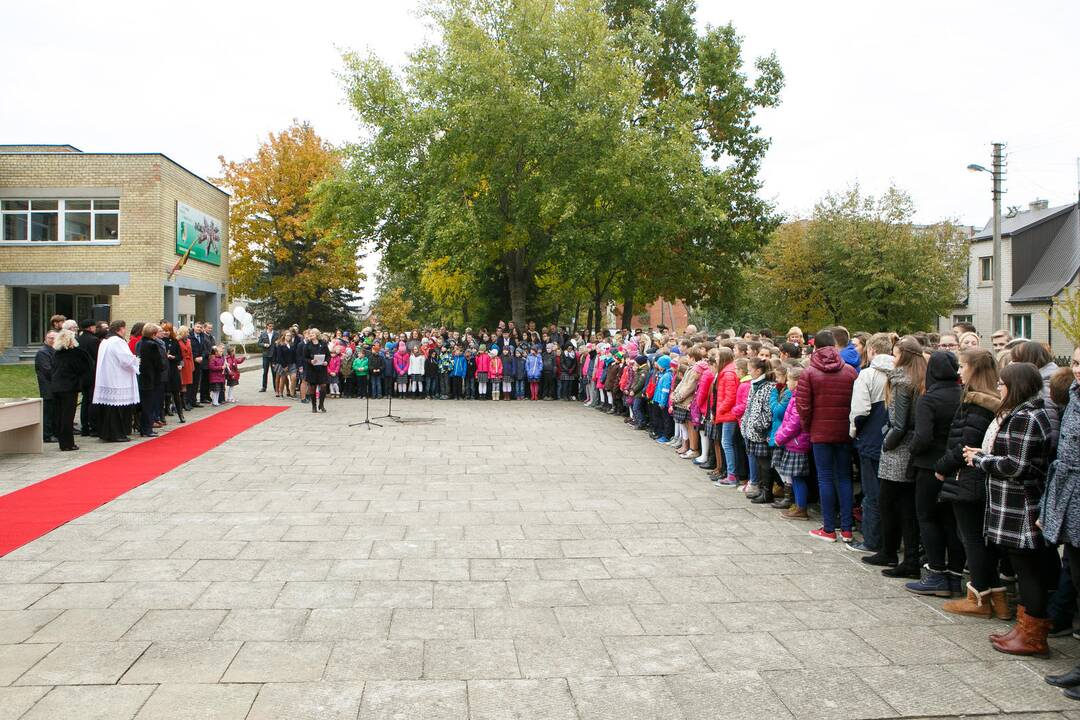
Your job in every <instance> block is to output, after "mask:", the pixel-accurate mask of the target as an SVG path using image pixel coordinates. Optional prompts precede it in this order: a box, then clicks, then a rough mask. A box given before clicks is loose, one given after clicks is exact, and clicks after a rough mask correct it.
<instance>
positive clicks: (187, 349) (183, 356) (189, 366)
mask: <svg viewBox="0 0 1080 720" xmlns="http://www.w3.org/2000/svg"><path fill="white" fill-rule="evenodd" d="M176 340H177V342H179V343H180V397H182V398H186V397H187V389H188V386H189V385H191V381H192V374H193V373H194V370H195V361H194V360H192V358H191V339H190V338H189V337H188V327H187V325H181V326H180V329H179V330H177V331H176ZM186 409H187V410H190V409H191V408H190V407H188V408H186Z"/></svg>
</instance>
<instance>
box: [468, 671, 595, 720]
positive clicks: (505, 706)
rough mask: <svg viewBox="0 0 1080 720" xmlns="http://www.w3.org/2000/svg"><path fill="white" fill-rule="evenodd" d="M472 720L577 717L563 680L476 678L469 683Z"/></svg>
mask: <svg viewBox="0 0 1080 720" xmlns="http://www.w3.org/2000/svg"><path fill="white" fill-rule="evenodd" d="M469 717H470V718H471V720H501V719H502V718H515V719H516V720H577V717H578V715H577V711H576V710H575V709H574V701H573V699H572V698H571V697H570V688H569V686H568V685H567V684H566V681H565V680H476V681H473V682H470V683H469Z"/></svg>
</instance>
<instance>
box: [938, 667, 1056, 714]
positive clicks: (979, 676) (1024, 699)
mask: <svg viewBox="0 0 1080 720" xmlns="http://www.w3.org/2000/svg"><path fill="white" fill-rule="evenodd" d="M999 657H1000V653H999ZM943 667H944V668H945V670H946V671H947V672H949V673H951V674H952V675H953V676H955V677H957V678H959V679H960V680H962V681H963V682H964V683H965V684H966V685H968V686H969V687H971V688H973V689H974V690H975V691H976V692H978V693H979V694H980V695H982V696H983V697H985V698H986V699H987V700H989V701H990V702H992V703H993V704H994V705H996V706H997V707H999V708H1001V710H1002V711H1003V712H1008V713H1014V712H1032V711H1052V710H1075V709H1076V701H1075V700H1070V699H1069V698H1067V697H1065V696H1064V695H1062V694H1061V691H1060V690H1058V689H1057V688H1054V687H1051V686H1050V685H1047V684H1046V683H1045V682H1044V681H1043V679H1042V674H1041V673H1039V672H1038V671H1036V670H1035V669H1034V668H1033V667H1032V665H1031V663H1029V662H1021V661H1015V660H1004V661H998V662H972V663H956V664H952V665H945V666H943Z"/></svg>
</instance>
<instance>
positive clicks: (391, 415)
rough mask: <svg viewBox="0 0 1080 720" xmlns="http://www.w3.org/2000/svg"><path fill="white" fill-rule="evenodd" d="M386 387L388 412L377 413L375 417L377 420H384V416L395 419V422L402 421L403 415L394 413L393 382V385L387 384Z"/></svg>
mask: <svg viewBox="0 0 1080 720" xmlns="http://www.w3.org/2000/svg"><path fill="white" fill-rule="evenodd" d="M385 389H386V401H387V404H386V414H385V415H376V416H375V419H376V420H382V419H383V418H388V419H390V420H394V421H395V422H400V421H401V416H399V415H394V386H393V385H392V384H391V385H389V386H387V388H385ZM368 394H369V395H370V394H371V393H368ZM380 427H381V426H380Z"/></svg>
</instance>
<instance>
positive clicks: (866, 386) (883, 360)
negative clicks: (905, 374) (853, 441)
mask: <svg viewBox="0 0 1080 720" xmlns="http://www.w3.org/2000/svg"><path fill="white" fill-rule="evenodd" d="M893 362H894V359H893V356H892V355H875V356H874V359H873V360H871V361H870V367H867V368H863V369H862V370H860V371H859V377H857V378H855V385H854V386H853V387H852V388H851V414H849V415H848V422H849V423H850V427H849V429H848V431H849V432H850V433H851V437H855V418H858V417H863V416H864V415H869V414H870V406H872V405H873V404H874V403H877V402H882V401H884V400H885V386H886V385H888V383H889V371H890V370H892V369H893Z"/></svg>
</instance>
